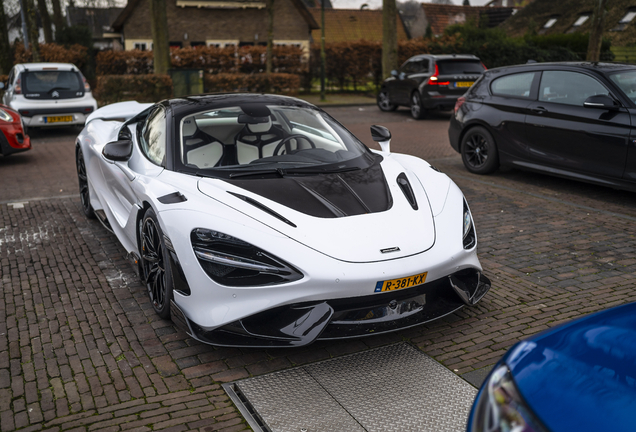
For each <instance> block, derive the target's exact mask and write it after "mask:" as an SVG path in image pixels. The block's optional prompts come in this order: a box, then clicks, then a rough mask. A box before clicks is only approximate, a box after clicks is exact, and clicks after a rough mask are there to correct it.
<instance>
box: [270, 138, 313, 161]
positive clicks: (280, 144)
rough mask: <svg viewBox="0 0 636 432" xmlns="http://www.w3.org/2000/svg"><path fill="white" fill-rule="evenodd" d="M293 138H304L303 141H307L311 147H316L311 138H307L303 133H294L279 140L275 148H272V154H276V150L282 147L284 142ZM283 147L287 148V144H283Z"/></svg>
mask: <svg viewBox="0 0 636 432" xmlns="http://www.w3.org/2000/svg"><path fill="white" fill-rule="evenodd" d="M293 139H297V140H298V139H302V140H305V141H307V142H308V143H309V145H310V146H311V148H316V144H314V142H313V141H312V140H310V139H309V138H307V137H306V136H305V135H301V134H295V135H290V136H288V137H285V138H283V139H282V140H281V142H279V143H278V145H277V146H276V148H275V149H274V153H272V156H278V152H279V151H280V149H281V148H283V146H284V145H285V144H287V143H289V141H291V140H293ZM285 148H287V146H285Z"/></svg>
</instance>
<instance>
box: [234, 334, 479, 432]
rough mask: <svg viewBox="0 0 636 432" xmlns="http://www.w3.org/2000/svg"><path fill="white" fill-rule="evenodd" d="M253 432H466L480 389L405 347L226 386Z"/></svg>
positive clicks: (382, 350) (391, 348) (390, 348)
mask: <svg viewBox="0 0 636 432" xmlns="http://www.w3.org/2000/svg"><path fill="white" fill-rule="evenodd" d="M224 388H225V390H226V392H227V393H228V394H229V395H230V397H231V398H232V399H233V401H234V403H235V404H236V405H237V406H238V407H239V409H240V410H241V413H242V414H243V416H244V417H245V418H246V419H247V420H248V423H249V424H250V426H251V427H252V428H253V429H254V430H255V431H267V432H299V431H305V432H339V431H343V432H345V431H346V432H357V431H361V432H363V431H368V432H375V431H378V432H380V431H382V432H386V431H396V432H397V431H399V432H427V431H430V432H460V431H464V430H465V428H466V421H467V419H468V414H469V411H470V407H471V405H472V403H473V400H474V398H475V395H476V394H477V390H476V389H475V388H474V387H472V386H471V385H470V384H468V383H467V382H466V381H464V380H463V379H461V378H460V377H458V376H457V375H455V374H454V373H452V372H451V371H449V370H448V369H446V368H445V367H444V366H442V365H440V364H439V363H438V362H436V361H435V360H433V359H432V358H430V357H429V356H427V355H426V354H424V353H423V352H421V351H419V350H418V349H416V348H414V347H412V346H411V345H408V344H406V343H399V344H395V345H390V346H386V347H382V348H377V349H373V350H369V351H365V352H362V353H357V354H352V355H349V356H344V357H339V358H336V359H332V360H326V361H323V362H319V363H314V364H311V365H307V366H302V367H297V368H293V369H289V370H285V371H281V372H275V373H271V374H268V375H263V376H260V377H255V378H249V379H245V380H241V381H237V382H234V383H229V384H225V385H224Z"/></svg>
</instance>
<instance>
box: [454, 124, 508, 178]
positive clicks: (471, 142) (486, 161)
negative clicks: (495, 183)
mask: <svg viewBox="0 0 636 432" xmlns="http://www.w3.org/2000/svg"><path fill="white" fill-rule="evenodd" d="M460 149H461V154H462V162H464V166H465V167H466V169H467V170H468V171H470V172H471V173H474V174H490V173H492V172H494V171H496V170H497V168H499V153H498V151H497V144H495V140H494V139H493V137H492V135H491V134H490V132H488V131H487V130H486V128H484V127H481V126H476V127H474V128H472V129H469V130H468V132H466V134H464V137H463V138H462V142H461V147H460Z"/></svg>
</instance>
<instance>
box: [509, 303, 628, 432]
mask: <svg viewBox="0 0 636 432" xmlns="http://www.w3.org/2000/svg"><path fill="white" fill-rule="evenodd" d="M506 363H507V364H508V366H509V367H510V370H511V372H512V375H513V377H514V379H515V382H516V383H517V386H518V388H519V391H520V392H521V394H522V395H523V397H524V398H525V399H526V401H527V402H528V403H529V405H530V406H531V407H532V408H533V410H534V411H535V413H536V414H537V415H538V417H539V418H540V419H541V420H542V421H543V423H544V424H545V425H546V426H547V427H548V428H549V429H550V430H551V431H553V432H561V431H563V432H565V431H573V430H575V431H578V432H586V431H589V432H592V431H594V432H598V431H602V430H607V431H610V430H611V431H626V430H633V427H634V424H636V303H632V304H629V305H624V306H619V307H616V308H613V309H609V310H607V311H603V312H600V313H597V314H594V315H590V316H588V317H585V318H582V319H580V320H576V321H574V322H572V323H569V324H566V325H564V326H562V327H559V328H557V329H556V330H552V331H548V332H546V333H542V334H540V335H537V336H535V337H534V338H531V339H529V340H528V341H524V342H522V343H520V344H519V345H517V347H515V348H514V349H513V350H512V351H511V353H510V355H509V356H508V358H507V360H506Z"/></svg>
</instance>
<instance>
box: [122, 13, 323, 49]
mask: <svg viewBox="0 0 636 432" xmlns="http://www.w3.org/2000/svg"><path fill="white" fill-rule="evenodd" d="M166 12H167V17H168V38H169V41H170V46H171V47H193V46H200V45H208V46H210V45H214V46H218V47H225V46H236V47H238V46H243V45H264V44H266V42H267V23H268V19H267V16H268V12H267V9H266V4H265V0H169V1H167V2H166ZM150 16H151V15H150V0H128V4H127V5H126V7H125V8H124V10H123V11H122V13H121V14H120V15H119V17H117V20H115V22H114V23H113V25H112V26H113V28H114V30H115V31H116V32H118V33H120V34H121V35H122V37H123V39H124V46H125V49H126V50H131V49H141V50H146V49H147V50H149V49H152V30H151V21H150ZM317 28H319V26H318V23H317V22H316V20H315V19H314V18H313V16H312V14H311V13H310V12H309V10H308V9H307V6H305V3H304V2H303V1H302V0H276V1H275V2H274V43H275V44H277V45H295V46H299V47H301V48H302V49H303V50H304V51H305V52H309V46H310V43H311V31H312V30H314V29H317Z"/></svg>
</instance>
